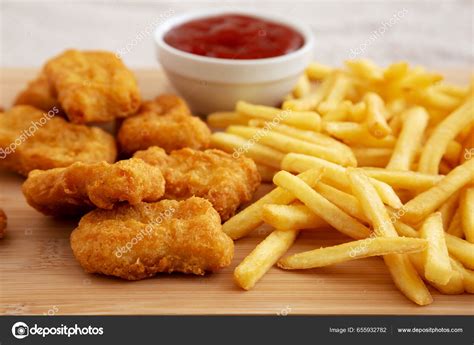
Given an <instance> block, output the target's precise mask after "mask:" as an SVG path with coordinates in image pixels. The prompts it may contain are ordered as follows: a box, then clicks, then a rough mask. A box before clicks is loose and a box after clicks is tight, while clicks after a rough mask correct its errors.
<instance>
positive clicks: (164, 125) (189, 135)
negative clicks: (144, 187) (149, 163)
mask: <svg viewBox="0 0 474 345" xmlns="http://www.w3.org/2000/svg"><path fill="white" fill-rule="evenodd" d="M117 139H118V142H119V146H120V149H121V151H122V152H124V153H125V154H128V155H131V154H133V153H134V152H136V151H138V150H145V149H147V148H149V147H151V146H159V147H161V148H163V149H164V150H165V151H166V152H168V153H169V152H171V151H173V150H178V149H181V148H184V147H190V148H192V149H196V150H202V149H206V148H208V147H209V144H210V140H211V131H210V130H209V127H207V125H206V123H204V121H202V120H201V119H200V118H198V117H196V116H192V115H191V112H190V111H189V108H188V106H187V105H186V103H185V102H184V101H183V100H182V99H181V98H179V97H178V96H174V95H161V96H158V97H157V98H156V99H155V100H153V101H148V102H145V103H144V104H143V105H142V106H141V108H140V111H139V113H138V115H136V116H132V117H130V118H128V119H126V120H125V121H124V122H123V124H122V127H121V128H120V130H119V132H118V136H117Z"/></svg>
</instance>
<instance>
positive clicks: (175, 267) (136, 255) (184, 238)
mask: <svg viewBox="0 0 474 345" xmlns="http://www.w3.org/2000/svg"><path fill="white" fill-rule="evenodd" d="M71 247H72V251H73V253H74V256H75V257H76V259H77V260H78V261H79V263H80V264H81V266H82V267H83V268H84V269H85V270H86V271H87V272H90V273H102V274H107V275H112V276H117V277H121V278H124V279H128V280H137V279H143V278H147V277H151V276H153V275H155V274H156V273H159V272H169V273H171V272H184V273H193V274H199V275H202V274H204V273H205V272H206V271H211V272H215V271H217V270H219V269H221V268H223V267H226V266H228V265H230V263H231V261H232V257H233V253H234V243H233V242H232V240H231V239H230V237H228V236H227V235H226V234H225V233H224V232H223V231H222V227H221V224H220V219H219V215H218V214H217V212H216V211H215V210H214V209H213V208H212V205H211V204H210V203H209V202H208V201H207V200H204V199H201V198H195V197H193V198H190V199H187V200H184V201H180V202H179V201H175V200H162V201H160V202H156V203H150V204H148V203H140V204H137V205H135V206H129V205H121V206H118V207H116V208H114V209H113V210H110V211H106V210H95V211H92V212H90V213H88V214H87V215H85V216H84V217H83V218H82V219H81V221H80V223H79V226H78V227H77V228H76V229H75V230H74V231H73V232H72V234H71Z"/></svg>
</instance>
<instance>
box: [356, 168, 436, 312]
mask: <svg viewBox="0 0 474 345" xmlns="http://www.w3.org/2000/svg"><path fill="white" fill-rule="evenodd" d="M348 176H349V180H350V183H351V187H352V191H353V193H354V195H355V196H356V197H357V199H359V201H360V203H361V205H362V209H363V210H364V212H365V214H366V216H367V217H368V218H369V219H370V220H371V222H372V224H373V227H374V233H375V234H376V235H377V236H381V237H398V233H397V231H396V230H395V227H394V226H393V223H392V222H391V220H390V217H389V216H388V213H387V210H386V208H385V206H384V205H383V203H382V200H381V199H380V197H379V195H378V194H377V192H376V190H375V188H374V186H373V185H372V184H371V182H370V180H369V177H368V176H366V175H364V174H363V173H362V172H360V171H357V170H355V169H349V170H348ZM384 261H385V264H386V266H387V268H388V269H389V271H390V273H391V275H392V279H393V281H394V283H395V285H396V286H397V287H398V288H399V289H400V291H402V293H403V294H404V295H405V296H407V297H408V298H409V299H410V300H412V301H413V302H415V303H416V304H419V305H427V304H430V303H432V302H433V298H432V297H431V294H430V292H429V291H428V289H427V288H426V286H425V284H424V283H423V281H422V280H421V278H420V277H419V276H418V273H417V272H416V270H415V268H414V267H413V265H412V264H411V262H410V260H409V259H408V256H407V255H405V254H389V255H385V256H384Z"/></svg>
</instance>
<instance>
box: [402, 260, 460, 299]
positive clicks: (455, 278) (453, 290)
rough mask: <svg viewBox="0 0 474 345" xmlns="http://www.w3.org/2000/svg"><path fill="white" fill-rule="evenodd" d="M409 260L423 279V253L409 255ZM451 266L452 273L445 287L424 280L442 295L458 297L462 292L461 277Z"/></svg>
mask: <svg viewBox="0 0 474 345" xmlns="http://www.w3.org/2000/svg"><path fill="white" fill-rule="evenodd" d="M409 258H410V261H411V263H412V264H413V266H414V267H415V269H416V270H417V272H418V274H419V275H421V276H422V277H425V261H424V258H423V253H414V254H410V255H409ZM451 266H452V267H453V272H452V275H451V278H450V279H449V281H448V283H447V284H445V285H441V284H437V283H435V282H431V281H428V280H427V279H426V278H425V280H427V281H428V283H429V284H430V285H431V286H433V287H434V288H435V289H436V290H438V291H439V292H441V293H442V294H445V295H459V294H462V293H463V292H464V281H463V276H462V274H461V273H459V272H458V271H457V270H456V269H455V267H454V265H451Z"/></svg>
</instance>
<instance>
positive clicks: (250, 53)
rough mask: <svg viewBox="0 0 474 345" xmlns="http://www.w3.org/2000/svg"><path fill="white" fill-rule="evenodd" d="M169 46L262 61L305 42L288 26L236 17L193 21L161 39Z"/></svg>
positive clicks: (204, 54)
mask: <svg viewBox="0 0 474 345" xmlns="http://www.w3.org/2000/svg"><path fill="white" fill-rule="evenodd" d="M164 40H165V42H166V43H168V44H169V45H170V46H172V47H174V48H176V49H179V50H182V51H185V52H188V53H191V54H196V55H202V56H209V57H214V58H221V59H264V58H270V57H275V56H281V55H285V54H288V53H291V52H293V51H295V50H297V49H299V48H300V47H301V46H302V45H303V43H304V39H303V36H301V34H300V33H298V32H297V31H295V30H294V29H292V28H291V27H289V26H286V25H283V24H279V23H275V22H271V21H268V20H264V19H260V18H256V17H250V16H245V15H238V14H226V15H221V16H215V17H207V18H201V19H196V20H192V21H189V22H186V23H184V24H181V25H179V26H176V27H174V28H172V29H171V30H170V31H168V32H167V33H166V35H165V37H164Z"/></svg>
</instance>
